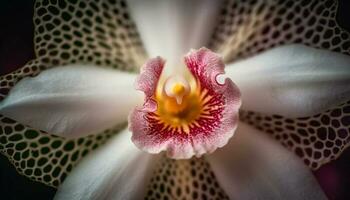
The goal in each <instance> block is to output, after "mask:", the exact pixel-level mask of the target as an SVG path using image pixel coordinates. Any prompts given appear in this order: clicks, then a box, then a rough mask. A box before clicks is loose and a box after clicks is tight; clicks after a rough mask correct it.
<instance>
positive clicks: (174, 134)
mask: <svg viewBox="0 0 350 200" xmlns="http://www.w3.org/2000/svg"><path fill="white" fill-rule="evenodd" d="M184 62H185V65H186V67H184V68H181V67H180V68H177V69H173V71H172V72H171V73H170V74H171V76H169V73H167V72H166V71H164V72H163V68H164V65H165V61H164V60H163V59H162V58H160V57H157V58H154V59H150V60H149V61H148V62H147V63H146V64H145V65H144V66H143V68H142V69H141V74H140V76H139V78H138V80H137V82H136V86H137V89H139V90H142V91H143V92H144V93H145V95H146V97H145V103H144V105H143V106H142V107H140V108H139V107H137V108H135V109H134V111H133V112H132V113H131V115H130V118H129V122H130V123H129V129H130V130H131V131H132V133H133V135H132V141H133V142H134V144H135V145H136V146H137V147H139V148H140V149H142V150H145V151H147V152H149V153H159V152H161V151H167V153H168V156H169V157H171V158H176V159H184V158H190V157H192V156H194V155H196V156H201V155H203V154H205V153H211V152H213V151H214V150H215V149H217V148H219V147H222V146H224V145H225V144H226V143H227V142H228V140H229V138H230V137H231V136H232V135H233V133H234V131H235V129H236V127H237V122H238V109H239V107H240V104H241V101H240V92H239V89H238V88H237V87H236V85H235V84H234V83H233V82H232V81H231V80H228V79H226V80H225V81H224V83H219V82H218V81H217V79H216V78H217V76H218V75H219V74H223V73H224V63H223V61H222V59H221V57H220V56H219V55H218V54H215V53H214V52H211V51H210V50H209V49H206V48H201V49H199V50H193V51H191V52H190V53H188V54H187V55H186V56H185V59H184ZM184 69H185V70H184Z"/></svg>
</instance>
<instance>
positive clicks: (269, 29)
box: [209, 0, 350, 63]
mask: <svg viewBox="0 0 350 200" xmlns="http://www.w3.org/2000/svg"><path fill="white" fill-rule="evenodd" d="M226 3H227V4H226V5H225V6H224V7H223V8H222V10H221V16H220V20H219V21H220V23H218V24H217V26H216V29H215V33H214V35H213V37H212V39H211V45H210V46H209V47H210V48H211V49H213V50H215V51H216V52H218V53H221V54H222V55H223V56H224V58H225V61H226V62H228V63H230V62H235V61H237V60H238V59H241V58H247V57H249V56H254V55H255V54H257V53H259V52H262V51H265V50H268V49H270V48H272V47H275V46H278V45H281V44H291V43H299V44H304V45H307V46H311V47H315V48H322V49H329V50H332V51H336V52H340V53H343V54H350V34H349V33H348V32H347V31H346V30H344V29H343V28H341V27H340V26H339V24H338V23H337V22H336V16H337V8H338V1H337V0H313V1H294V0H286V1H277V0H271V1H266V0H256V1H236V0H228V1H226Z"/></svg>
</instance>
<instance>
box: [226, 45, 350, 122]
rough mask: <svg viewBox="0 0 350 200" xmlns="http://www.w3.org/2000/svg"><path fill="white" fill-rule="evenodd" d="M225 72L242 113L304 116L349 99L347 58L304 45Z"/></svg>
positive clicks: (349, 64) (276, 50)
mask: <svg viewBox="0 0 350 200" xmlns="http://www.w3.org/2000/svg"><path fill="white" fill-rule="evenodd" d="M225 70H226V74H227V76H228V77H230V78H231V79H232V80H233V81H234V82H235V83H236V84H237V85H238V87H239V88H240V90H241V92H242V102H243V105H242V108H243V109H245V110H252V111H257V112H263V113H266V114H280V115H285V116H288V117H305V116H311V115H313V114H317V113H319V112H321V111H322V110H325V109H328V108H329V107H331V106H333V105H337V104H339V103H341V101H345V100H347V99H348V98H349V96H350V56H347V55H343V54H340V53H335V52H331V51H327V50H320V49H314V48H311V47H306V46H303V45H287V46H282V47H278V48H274V49H272V50H269V51H267V52H264V53H262V54H260V55H257V56H255V57H253V58H248V59H246V60H243V61H240V62H237V63H233V64H231V65H228V66H227V67H226V69H225Z"/></svg>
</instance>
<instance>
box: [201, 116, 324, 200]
mask: <svg viewBox="0 0 350 200" xmlns="http://www.w3.org/2000/svg"><path fill="white" fill-rule="evenodd" d="M208 159H209V163H210V164H211V166H212V169H213V171H214V174H215V175H216V177H217V179H218V182H219V183H220V184H221V186H222V187H223V189H224V190H225V192H226V193H227V195H228V196H229V197H230V199H248V200H250V199H290V200H292V199H304V200H307V199H326V196H325V195H324V193H323V192H322V190H321V188H320V187H319V185H318V183H317V181H316V180H315V178H314V177H313V175H312V173H311V172H310V171H309V169H308V168H307V167H306V166H305V165H304V164H303V163H302V162H301V161H300V160H299V158H298V157H296V156H295V155H293V154H292V153H290V152H289V151H288V150H286V149H284V148H283V147H282V146H281V145H279V144H278V143H276V142H274V141H273V140H271V139H270V138H268V137H267V136H265V135H263V134H262V133H261V132H260V131H258V130H256V129H254V128H252V127H250V126H249V125H246V124H244V123H240V124H239V125H238V128H237V133H236V135H235V137H234V138H232V140H231V141H230V143H229V144H228V145H227V146H225V147H224V148H222V149H219V150H218V151H216V152H215V153H213V154H212V155H209V156H208Z"/></svg>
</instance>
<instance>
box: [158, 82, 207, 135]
mask: <svg viewBox="0 0 350 200" xmlns="http://www.w3.org/2000/svg"><path fill="white" fill-rule="evenodd" d="M205 97H206V95H205V93H203V91H202V90H200V84H199V82H198V81H195V80H194V78H193V77H190V78H189V81H188V80H186V79H185V78H182V77H171V78H169V79H168V80H167V81H165V84H164V85H162V84H161V83H160V84H158V87H157V93H156V97H155V99H156V102H157V105H158V108H157V111H156V114H157V115H156V116H154V118H155V119H157V120H159V121H160V122H161V123H163V124H164V125H165V127H167V128H168V129H169V130H170V131H174V132H177V133H186V134H188V133H189V131H190V127H191V126H192V125H198V124H197V123H196V121H197V120H198V119H199V118H200V117H209V116H207V114H208V113H206V112H205V109H204V108H205V102H206V101H208V98H205Z"/></svg>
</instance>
